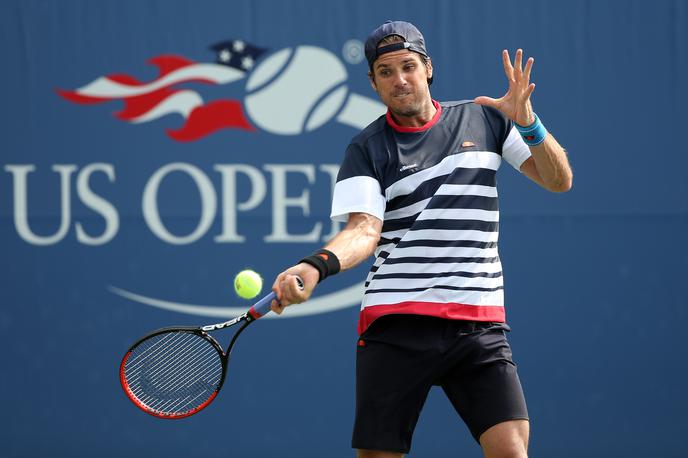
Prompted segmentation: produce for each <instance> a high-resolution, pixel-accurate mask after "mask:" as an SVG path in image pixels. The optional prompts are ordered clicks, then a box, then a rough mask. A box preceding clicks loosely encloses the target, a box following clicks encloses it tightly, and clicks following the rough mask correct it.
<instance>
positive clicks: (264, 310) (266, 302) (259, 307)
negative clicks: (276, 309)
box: [248, 277, 303, 320]
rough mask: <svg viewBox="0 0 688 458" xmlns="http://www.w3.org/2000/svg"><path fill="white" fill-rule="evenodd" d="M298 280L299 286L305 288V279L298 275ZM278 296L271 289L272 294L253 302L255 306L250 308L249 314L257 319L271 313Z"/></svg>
mask: <svg viewBox="0 0 688 458" xmlns="http://www.w3.org/2000/svg"><path fill="white" fill-rule="evenodd" d="M296 282H297V284H298V286H299V288H301V289H303V280H301V277H296ZM276 298H277V295H276V294H275V293H274V292H272V291H271V292H270V294H268V295H267V296H265V297H263V298H262V299H261V300H259V301H258V302H256V303H255V304H253V306H252V307H251V308H250V309H249V311H248V314H249V315H251V316H252V317H253V319H254V320H257V319H258V318H260V317H261V316H263V315H266V314H268V313H270V304H271V303H272V301H274V300H275V299H276Z"/></svg>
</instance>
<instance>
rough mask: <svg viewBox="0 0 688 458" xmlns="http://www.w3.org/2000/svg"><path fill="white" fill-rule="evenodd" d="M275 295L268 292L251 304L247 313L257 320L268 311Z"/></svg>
mask: <svg viewBox="0 0 688 458" xmlns="http://www.w3.org/2000/svg"><path fill="white" fill-rule="evenodd" d="M276 297H277V296H276V295H275V293H274V292H272V291H270V294H268V295H267V296H265V297H264V298H262V299H261V300H259V301H258V302H256V303H255V304H253V306H252V307H251V308H250V309H249V311H248V314H249V315H251V316H252V317H253V319H255V320H257V319H258V318H260V317H261V316H263V315H265V314H267V313H269V312H270V304H271V303H272V301H274V300H275V298H276Z"/></svg>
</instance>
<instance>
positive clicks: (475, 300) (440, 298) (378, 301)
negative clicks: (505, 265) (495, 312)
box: [361, 289, 504, 309]
mask: <svg viewBox="0 0 688 458" xmlns="http://www.w3.org/2000/svg"><path fill="white" fill-rule="evenodd" d="M409 301H411V302H435V303H439V304H449V303H454V304H465V305H476V306H488V305H490V306H504V290H497V291H489V292H485V291H455V290H447V289H428V290H424V291H415V292H401V293H370V294H366V295H365V296H363V301H362V303H361V309H364V308H366V307H371V306H375V305H386V304H399V303H402V302H409Z"/></svg>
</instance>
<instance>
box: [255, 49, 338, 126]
mask: <svg viewBox="0 0 688 458" xmlns="http://www.w3.org/2000/svg"><path fill="white" fill-rule="evenodd" d="M346 80H347V72H346V68H344V65H342V63H341V61H340V60H339V59H338V58H337V56H335V55H334V54H332V53H331V52H329V51H327V50H325V49H322V48H317V47H315V46H299V47H297V48H295V49H291V48H286V49H283V50H281V51H277V52H276V53H274V54H272V55H271V56H269V57H268V58H267V59H265V60H264V61H263V62H261V63H260V65H258V66H257V67H256V69H255V70H253V72H252V73H251V76H250V77H249V79H248V81H247V83H246V92H247V94H248V95H247V96H246V98H245V107H246V111H247V113H248V115H249V117H250V118H251V121H253V123H254V124H255V125H257V126H258V127H260V128H261V129H263V130H265V131H267V132H271V133H274V134H280V135H298V134H301V133H303V132H310V131H312V130H314V129H317V128H318V127H320V126H322V125H323V124H325V123H326V122H327V121H329V120H330V119H331V118H332V117H333V116H335V115H336V114H337V112H339V111H340V109H341V108H342V105H343V104H344V101H345V100H346V97H347V94H348V88H347V86H346V84H345V83H346Z"/></svg>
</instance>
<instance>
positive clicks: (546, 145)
mask: <svg viewBox="0 0 688 458" xmlns="http://www.w3.org/2000/svg"><path fill="white" fill-rule="evenodd" d="M522 59H523V50H521V49H519V50H517V51H516V56H515V58H514V63H513V65H512V63H511V60H510V58H509V52H508V51H507V50H504V51H502V64H503V65H504V74H505V75H506V78H507V80H508V82H509V89H508V91H507V93H506V94H505V95H504V96H503V97H501V98H499V99H493V98H491V97H485V96H481V97H476V99H475V103H477V104H479V105H485V106H489V107H492V108H495V109H497V110H499V111H501V112H502V113H503V114H504V115H505V116H506V117H507V118H509V119H511V120H512V121H514V122H515V123H516V124H517V128H518V130H519V131H520V132H521V135H522V137H523V139H524V141H526V144H529V143H530V144H529V145H528V147H529V148H530V153H531V157H530V158H528V159H526V161H525V162H523V164H521V167H520V169H521V172H523V174H524V175H526V176H527V177H528V178H530V179H531V180H533V181H534V182H536V183H537V184H539V185H540V186H542V187H543V188H545V189H547V190H549V191H553V192H565V191H568V190H569V189H571V186H572V184H573V172H572V171H571V166H570V165H569V161H568V159H567V157H566V151H564V148H562V147H561V145H559V143H558V142H557V141H556V139H555V138H554V137H553V136H552V134H550V133H548V132H547V131H546V130H545V129H544V126H542V123H541V122H540V120H539V119H538V118H537V116H536V115H535V112H534V111H533V105H532V103H531V101H530V95H531V94H532V93H533V91H534V90H535V84H533V83H531V82H530V72H531V70H532V68H533V62H534V61H535V60H534V59H533V58H532V57H531V58H529V59H528V60H527V62H526V65H525V68H523V67H522ZM533 143H537V144H533Z"/></svg>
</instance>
